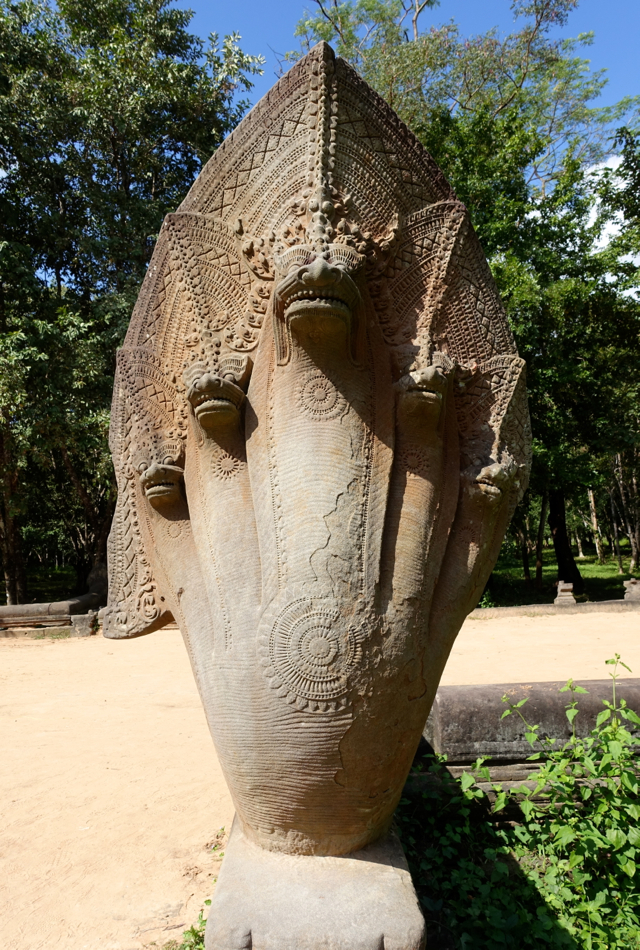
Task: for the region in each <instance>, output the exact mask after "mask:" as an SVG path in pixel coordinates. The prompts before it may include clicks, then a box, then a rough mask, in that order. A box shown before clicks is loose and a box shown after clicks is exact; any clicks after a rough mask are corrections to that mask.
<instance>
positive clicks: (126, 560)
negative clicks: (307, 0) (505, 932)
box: [105, 43, 530, 950]
mask: <svg viewBox="0 0 640 950" xmlns="http://www.w3.org/2000/svg"><path fill="white" fill-rule="evenodd" d="M529 443H530V436H529V426H528V414H527V405H526V393H525V383H524V366H523V361H522V360H521V359H519V357H518V355H517V353H516V349H515V346H514V342H513V339H512V337H511V333H510V332H509V329H508V326H507V321H506V318H505V314H504V311H503V309H502V306H501V304H500V301H499V298H498V295H497V291H496V288H495V285H494V282H493V280H492V277H491V274H490V272H489V268H488V266H487V264H486V261H485V259H484V256H483V253H482V250H481V248H480V245H479V243H478V240H477V238H476V236H475V234H474V231H473V228H472V227H471V224H470V223H469V218H468V215H467V212H466V210H465V208H464V206H463V205H462V204H460V202H459V201H457V200H456V197H455V195H454V193H453V191H452V189H451V187H450V186H449V185H448V184H447V182H446V181H445V179H444V177H443V175H442V174H441V172H440V171H439V169H438V168H437V167H436V165H435V164H434V162H433V160H432V159H431V157H430V156H429V155H428V154H427V153H426V152H425V151H424V149H423V148H422V146H421V145H420V144H419V143H418V141H417V140H416V139H415V138H414V137H413V135H412V134H411V133H410V132H409V131H408V129H407V128H406V127H405V126H404V125H403V124H402V122H400V120H399V119H398V118H397V116H396V115H395V114H394V113H393V112H392V110H391V109H390V108H389V107H388V106H387V105H386V104H385V103H384V102H383V101H382V100H381V99H380V98H379V97H378V96H377V95H376V94H375V93H374V92H373V91H372V89H370V88H369V87H368V86H367V85H366V83H364V82H363V81H362V80H361V79H360V78H359V77H358V76H357V75H356V73H355V72H354V71H353V70H352V69H351V68H350V67H349V66H348V65H347V64H346V63H345V62H343V61H342V60H340V59H336V58H335V57H334V54H333V52H332V50H331V49H330V47H329V46H327V45H326V44H324V43H321V44H320V45H318V46H316V47H315V48H314V49H313V50H311V52H310V53H309V54H308V55H307V56H305V57H304V59H301V60H300V61H299V62H298V63H297V64H296V65H295V66H294V68H293V69H291V71H290V72H289V73H287V74H286V75H285V76H283V78H282V79H281V80H280V81H279V82H278V83H277V85H276V86H275V87H274V88H273V89H272V90H271V92H270V93H269V94H268V95H267V96H266V97H265V98H264V99H263V100H262V101H261V102H260V103H259V105H257V106H256V107H255V109H253V111H252V112H251V113H250V114H249V115H248V116H247V117H246V118H245V119H244V120H243V121H242V123H241V124H240V125H239V126H238V128H237V129H236V131H235V132H234V133H233V134H232V135H230V136H229V138H228V139H227V140H226V141H225V142H224V144H223V145H222V146H221V147H220V148H219V149H218V151H217V152H216V154H215V155H214V156H213V158H212V159H211V161H210V162H209V163H208V164H207V166H206V167H205V169H204V170H203V172H202V173H201V175H200V176H199V178H198V180H197V181H196V182H195V184H194V186H193V188H192V189H191V191H190V192H189V195H188V196H187V198H186V199H185V201H184V203H183V204H182V206H181V207H180V209H179V211H178V212H177V213H176V214H172V215H169V216H168V217H167V219H166V221H165V223H164V225H163V228H162V231H161V234H160V237H159V239H158V243H157V247H156V249H155V253H154V255H153V259H152V261H151V264H150V267H149V271H148V273H147V276H146V279H145V282H144V285H143V288H142V291H141V293H140V298H139V300H138V303H137V306H136V308H135V311H134V314H133V317H132V320H131V326H130V327H129V332H128V335H127V338H126V341H125V345H124V347H123V348H122V350H121V351H120V352H119V354H118V371H117V380H116V386H115V394H114V402H113V411H112V426H111V445H112V451H113V458H114V464H115V467H116V472H117V478H118V490H119V497H118V507H117V511H116V515H115V520H114V524H113V529H112V532H111V538H110V549H109V572H110V594H109V598H110V599H109V606H108V608H107V609H106V613H105V634H106V636H109V637H114V638H118V637H135V636H139V635H141V634H145V633H150V632H152V631H153V630H157V629H158V628H160V627H162V626H163V625H164V624H166V623H167V622H169V621H170V620H172V619H174V618H175V620H176V621H177V623H178V625H179V627H180V630H181V631H182V634H183V636H184V639H185V642H186V646H187V650H188V651H189V656H190V659H191V663H192V666H193V670H194V674H195V678H196V681H197V684H198V688H199V690H200V695H201V697H202V702H203V704H204V708H205V711H206V714H207V717H208V721H209V725H210V729H211V733H212V735H213V740H214V743H215V747H216V751H217V754H218V757H219V759H220V763H221V765H222V768H223V770H224V773H225V776H226V779H227V781H228V784H229V788H230V790H231V794H232V796H233V801H234V804H235V808H236V821H235V824H234V827H233V831H232V835H231V839H230V842H229V846H228V848H227V852H226V858H225V863H224V865H223V869H222V873H221V876H220V880H219V883H218V885H217V888H216V892H215V897H214V901H213V906H212V907H211V911H210V916H209V923H208V928H207V935H206V946H207V948H208V950H247V948H249V947H254V948H255V950H360V948H361V950H382V948H383V947H384V948H386V950H418V948H419V947H420V946H421V944H422V942H423V939H424V935H423V931H424V924H423V921H422V916H421V914H420V911H419V909H418V906H417V902H416V898H415V894H414V892H413V889H412V887H411V882H410V879H409V877H408V872H407V870H406V865H405V863H404V858H403V855H402V851H401V848H400V847H399V844H398V842H397V839H396V838H395V836H394V834H393V832H392V831H390V825H391V820H392V816H393V812H394V809H395V807H396V805H397V803H398V800H399V798H400V795H401V792H402V788H403V784H404V781H405V778H406V776H407V772H408V770H409V767H410V765H411V761H412V758H413V756H414V754H415V751H416V747H417V745H418V741H419V738H420V735H421V732H422V729H423V727H424V723H425V720H426V717H427V714H428V712H429V708H430V706H431V703H432V701H433V697H434V694H435V691H436V688H437V685H438V681H439V679H440V676H441V673H442V670H443V667H444V665H445V663H446V660H447V657H448V654H449V651H450V649H451V646H452V643H453V641H454V638H455V636H456V634H457V632H458V630H459V628H460V626H461V624H462V622H463V620H464V618H465V617H466V615H467V614H468V612H469V611H470V610H471V609H472V608H473V607H474V606H475V604H476V603H477V600H478V598H479V596H480V594H481V592H482V590H483V587H484V585H485V583H486V581H487V578H488V576H489V574H490V572H491V569H492V567H493V564H494V562H495V560H496V557H497V555H498V551H499V548H500V543H501V541H502V538H503V535H504V532H505V529H506V526H507V524H508V522H509V519H510V517H511V514H512V512H513V509H514V506H515V505H516V503H517V501H518V499H519V498H520V496H521V494H522V492H523V491H524V488H525V486H526V481H527V475H528V468H529Z"/></svg>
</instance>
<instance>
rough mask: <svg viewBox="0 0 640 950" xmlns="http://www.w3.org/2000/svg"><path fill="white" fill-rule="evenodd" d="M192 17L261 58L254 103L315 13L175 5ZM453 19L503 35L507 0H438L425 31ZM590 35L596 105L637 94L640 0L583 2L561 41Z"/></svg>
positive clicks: (274, 7)
mask: <svg viewBox="0 0 640 950" xmlns="http://www.w3.org/2000/svg"><path fill="white" fill-rule="evenodd" d="M178 3H179V5H180V6H184V7H186V6H188V7H191V9H192V10H194V12H195V16H194V18H193V20H192V24H191V29H192V30H193V32H195V33H198V34H199V35H200V36H207V35H208V34H209V33H211V32H213V31H216V32H218V33H219V34H220V35H224V34H225V33H231V32H233V31H237V32H239V33H240V34H241V36H242V43H241V46H242V48H243V49H244V50H245V51H246V52H247V53H262V54H263V55H264V56H265V57H266V59H267V64H266V67H265V74H264V76H262V77H257V81H256V84H255V88H254V90H253V92H252V95H251V100H252V102H257V100H258V99H259V98H260V97H261V96H262V95H264V94H265V93H266V92H267V91H268V90H269V89H270V88H271V86H272V85H273V83H274V82H275V80H276V75H275V70H276V66H277V62H276V58H275V56H274V53H273V52H272V50H274V51H275V52H277V53H284V52H286V51H287V50H290V49H294V48H295V47H296V45H297V43H296V42H295V41H294V38H293V30H294V27H295V25H296V23H297V21H298V20H299V18H300V16H301V14H302V12H303V10H304V9H305V8H306V9H313V8H314V6H315V5H314V4H313V3H311V2H309V0H271V2H269V0H242V2H235V3H233V2H224V3H221V2H220V0H178ZM451 19H453V20H456V22H457V23H459V25H460V27H461V29H462V31H463V32H464V33H465V34H471V33H484V32H485V31H486V30H488V29H490V28H491V27H493V26H497V27H498V28H499V29H500V30H501V32H504V33H507V32H510V31H511V29H512V28H513V15H512V13H511V9H510V2H509V0H441V3H440V6H439V7H437V8H436V9H435V10H426V11H425V13H424V14H423V16H422V19H421V23H422V24H423V27H424V26H429V25H430V24H432V23H433V24H435V25H437V24H440V23H444V22H447V21H448V20H451ZM590 31H594V32H595V34H596V36H595V42H594V44H593V46H591V47H590V48H589V49H588V50H587V51H586V52H585V53H584V54H583V55H584V56H585V58H589V59H590V60H591V63H592V68H593V69H602V68H605V69H607V70H608V76H609V84H608V86H607V88H606V90H605V92H604V94H603V95H602V97H601V98H600V100H599V104H600V105H609V104H611V103H613V102H616V101H617V100H618V99H621V98H622V97H623V96H625V95H638V94H640V55H639V46H640V0H582V2H581V3H580V5H579V6H578V9H577V10H575V11H574V12H573V13H572V14H571V15H570V18H569V23H568V25H567V27H566V28H565V29H564V30H563V31H562V35H565V36H577V34H578V33H586V32H590Z"/></svg>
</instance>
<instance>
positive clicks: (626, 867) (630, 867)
mask: <svg viewBox="0 0 640 950" xmlns="http://www.w3.org/2000/svg"><path fill="white" fill-rule="evenodd" d="M622 870H623V871H624V873H625V874H628V875H629V877H633V876H634V874H635V873H636V863H635V861H627V862H626V864H623V865H622Z"/></svg>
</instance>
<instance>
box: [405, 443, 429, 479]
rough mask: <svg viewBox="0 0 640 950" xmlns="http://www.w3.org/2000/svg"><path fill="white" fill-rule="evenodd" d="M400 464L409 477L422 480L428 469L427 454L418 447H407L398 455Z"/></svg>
mask: <svg viewBox="0 0 640 950" xmlns="http://www.w3.org/2000/svg"><path fill="white" fill-rule="evenodd" d="M400 464H401V465H402V467H403V468H405V469H406V471H407V473H408V474H409V475H420V476H421V477H422V478H424V477H425V476H426V474H427V470H428V468H429V462H428V459H427V453H426V452H425V451H424V449H423V448H422V447H421V446H419V445H409V446H407V447H406V448H405V449H403V450H402V452H401V453H400Z"/></svg>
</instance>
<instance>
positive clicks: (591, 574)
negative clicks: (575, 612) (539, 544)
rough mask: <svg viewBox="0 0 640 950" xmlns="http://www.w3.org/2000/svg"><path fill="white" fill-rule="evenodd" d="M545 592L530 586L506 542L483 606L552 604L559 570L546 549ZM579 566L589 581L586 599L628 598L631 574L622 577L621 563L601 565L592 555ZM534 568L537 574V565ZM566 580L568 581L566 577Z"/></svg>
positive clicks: (549, 549) (543, 587)
mask: <svg viewBox="0 0 640 950" xmlns="http://www.w3.org/2000/svg"><path fill="white" fill-rule="evenodd" d="M625 555H627V551H626V550H624V551H623V566H624V567H625V568H628V567H629V557H628V556H625ZM542 561H543V564H542V589H541V590H537V589H536V587H535V584H528V583H527V582H526V580H525V579H524V574H523V570H522V562H521V560H520V559H519V557H517V556H516V554H515V552H514V550H513V545H512V544H508V543H507V542H506V541H505V543H504V544H503V546H502V550H501V552H500V557H499V558H498V562H497V564H496V566H495V568H494V570H493V574H492V575H491V578H490V580H489V583H488V585H487V588H486V590H485V593H484V596H483V597H482V599H481V601H480V604H479V606H480V607H520V606H525V605H527V604H552V603H553V601H554V598H555V596H556V587H555V584H556V581H557V579H558V568H557V564H556V559H555V555H554V552H553V549H552V548H546V549H545V550H544V551H543V555H542ZM576 564H577V565H578V568H579V570H580V573H581V574H582V576H583V578H584V581H585V590H586V599H587V600H589V601H594V602H595V601H602V600H622V599H623V598H624V593H625V589H624V585H623V581H626V580H629V577H630V576H631V575H630V574H628V573H625V574H618V564H617V562H616V561H613V560H612V559H608V560H607V561H606V562H605V563H604V564H598V563H597V560H596V556H595V554H588V555H587V556H586V557H585V558H584V559H580V560H578V559H577V558H576ZM531 569H532V571H533V572H535V564H534V563H532V565H531ZM563 580H564V578H563Z"/></svg>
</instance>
